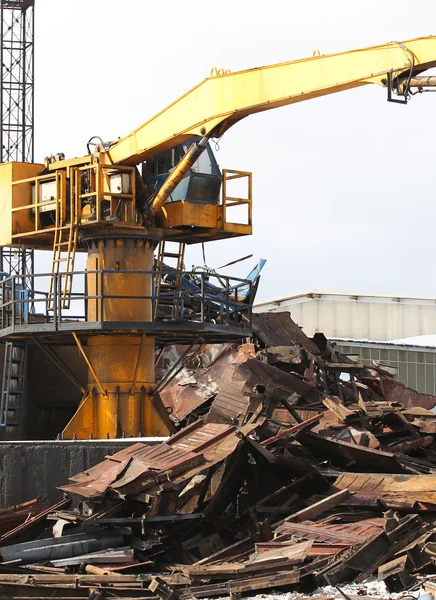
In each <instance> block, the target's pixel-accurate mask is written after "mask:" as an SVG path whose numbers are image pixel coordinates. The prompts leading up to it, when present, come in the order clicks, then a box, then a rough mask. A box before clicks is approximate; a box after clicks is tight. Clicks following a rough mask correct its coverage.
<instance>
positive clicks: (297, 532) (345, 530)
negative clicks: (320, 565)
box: [276, 519, 385, 546]
mask: <svg viewBox="0 0 436 600" xmlns="http://www.w3.org/2000/svg"><path fill="white" fill-rule="evenodd" d="M384 523H385V520H384V519H365V520H363V521H358V522H357V523H339V524H335V525H317V524H315V523H310V524H309V523H291V522H289V521H287V522H285V523H282V525H280V526H279V527H277V529H276V533H277V534H285V535H294V536H297V537H299V538H305V539H310V540H315V541H317V542H326V543H329V544H334V545H337V544H341V545H348V546H352V545H353V544H357V543H361V542H365V541H366V540H367V539H368V538H370V537H372V536H373V535H375V534H377V533H380V531H382V530H383V526H384Z"/></svg>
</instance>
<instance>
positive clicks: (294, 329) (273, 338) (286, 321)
mask: <svg viewBox="0 0 436 600" xmlns="http://www.w3.org/2000/svg"><path fill="white" fill-rule="evenodd" d="M253 331H254V333H255V334H256V335H257V337H258V338H259V339H260V340H262V342H263V343H264V344H265V346H289V345H292V344H297V345H298V346H301V347H302V348H305V349H306V350H308V351H309V352H311V353H312V354H316V355H318V354H319V353H320V352H319V348H318V346H317V345H316V344H315V343H314V342H312V340H310V339H309V338H308V337H307V335H306V334H305V333H304V332H303V331H302V330H301V329H300V327H298V325H297V324H296V323H294V321H293V320H292V319H291V313H290V312H278V313H266V312H265V313H254V314H253Z"/></svg>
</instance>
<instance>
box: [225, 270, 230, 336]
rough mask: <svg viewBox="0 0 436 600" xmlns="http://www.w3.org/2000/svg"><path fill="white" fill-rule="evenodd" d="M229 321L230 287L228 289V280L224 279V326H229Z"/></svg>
mask: <svg viewBox="0 0 436 600" xmlns="http://www.w3.org/2000/svg"><path fill="white" fill-rule="evenodd" d="M229 321H230V287H229V278H228V277H226V325H228V324H229Z"/></svg>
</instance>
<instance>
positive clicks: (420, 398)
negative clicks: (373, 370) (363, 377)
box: [380, 377, 436, 410]
mask: <svg viewBox="0 0 436 600" xmlns="http://www.w3.org/2000/svg"><path fill="white" fill-rule="evenodd" d="M380 388H381V391H382V393H383V396H384V397H385V399H386V400H388V401H389V402H399V403H400V404H402V405H403V406H406V407H414V406H422V407H423V408H427V409H428V410H430V409H432V408H434V407H435V406H436V396H431V395H430V394H420V393H419V392H416V391H415V390H412V389H410V388H407V387H406V386H405V385H403V384H402V383H399V382H398V381H395V380H394V379H392V378H391V377H380Z"/></svg>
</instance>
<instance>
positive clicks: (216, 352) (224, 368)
mask: <svg viewBox="0 0 436 600" xmlns="http://www.w3.org/2000/svg"><path fill="white" fill-rule="evenodd" d="M185 350H186V346H170V347H169V348H168V349H167V350H166V352H165V353H164V358H163V360H162V361H161V364H162V365H163V366H162V367H161V371H162V372H164V371H166V370H167V369H168V368H171V365H172V364H174V363H175V362H176V360H175V359H176V358H177V357H180V356H181V355H182V354H183V352H184V351H185ZM173 355H174V356H173ZM254 356H255V350H254V346H253V344H243V345H241V346H237V345H236V344H208V345H207V346H206V347H205V348H204V349H203V350H202V352H201V353H200V354H199V355H198V356H197V357H196V362H195V364H193V365H191V364H189V363H188V365H187V367H186V368H184V369H182V370H181V371H180V373H178V374H177V375H176V376H175V377H174V379H173V380H172V381H171V383H170V384H169V385H167V386H166V387H165V388H164V389H163V390H162V391H161V392H160V397H161V399H162V402H163V404H164V405H165V406H166V407H167V408H169V409H170V410H171V411H172V412H171V415H170V416H171V419H172V420H173V421H176V422H177V421H181V420H183V419H184V418H185V417H186V416H187V415H188V414H189V413H190V412H192V411H193V410H194V409H196V408H198V407H199V406H201V405H202V404H203V403H204V402H205V401H206V400H208V399H209V398H213V396H215V394H216V393H217V392H218V391H219V390H220V389H221V385H222V383H224V382H225V381H227V379H228V378H229V376H230V373H229V367H230V366H231V365H237V364H241V363H243V362H245V361H246V360H248V359H249V358H254ZM169 358H171V360H169ZM157 379H159V377H157Z"/></svg>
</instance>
